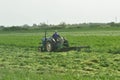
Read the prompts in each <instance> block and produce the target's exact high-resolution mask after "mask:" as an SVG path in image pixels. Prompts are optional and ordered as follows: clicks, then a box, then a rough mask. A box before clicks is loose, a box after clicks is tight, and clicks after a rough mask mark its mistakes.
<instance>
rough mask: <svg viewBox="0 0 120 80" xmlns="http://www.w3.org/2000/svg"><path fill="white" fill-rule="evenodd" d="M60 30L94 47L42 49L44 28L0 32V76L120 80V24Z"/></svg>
mask: <svg viewBox="0 0 120 80" xmlns="http://www.w3.org/2000/svg"><path fill="white" fill-rule="evenodd" d="M53 31H54V30H51V31H48V36H51V35H52V34H53ZM58 31H59V34H60V35H61V36H64V37H65V38H67V39H68V41H69V44H70V46H83V45H87V46H90V49H89V50H88V49H82V50H81V51H79V52H77V51H68V52H39V51H38V49H37V48H38V46H39V42H40V41H41V38H42V37H43V36H44V32H43V31H41V32H39V31H36V32H35V31H33V32H32V31H30V32H29V31H27V32H0V80H120V29H119V28H118V29H116V28H115V29H109V28H108V29H93V30H92V29H91V30H89V29H82V30H81V29H79V30H78V29H75V30H67V29H65V30H58Z"/></svg>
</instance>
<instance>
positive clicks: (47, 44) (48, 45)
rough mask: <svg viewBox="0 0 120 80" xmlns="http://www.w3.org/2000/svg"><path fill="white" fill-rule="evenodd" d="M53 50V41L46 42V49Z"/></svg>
mask: <svg viewBox="0 0 120 80" xmlns="http://www.w3.org/2000/svg"><path fill="white" fill-rule="evenodd" d="M52 50H53V46H52V43H51V42H47V43H46V51H47V52H51V51H52Z"/></svg>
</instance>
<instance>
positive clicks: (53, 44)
mask: <svg viewBox="0 0 120 80" xmlns="http://www.w3.org/2000/svg"><path fill="white" fill-rule="evenodd" d="M68 47H69V43H68V41H67V40H66V39H65V38H64V37H59V38H57V39H56V40H55V39H54V38H53V37H48V38H47V37H46V32H45V37H44V38H42V41H41V46H39V51H42V52H44V51H47V52H52V51H62V49H66V48H68Z"/></svg>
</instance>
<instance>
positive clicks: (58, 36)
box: [52, 31, 60, 41]
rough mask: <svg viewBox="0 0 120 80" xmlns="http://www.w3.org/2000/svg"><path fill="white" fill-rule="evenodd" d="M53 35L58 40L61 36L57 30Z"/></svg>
mask: <svg viewBox="0 0 120 80" xmlns="http://www.w3.org/2000/svg"><path fill="white" fill-rule="evenodd" d="M52 37H53V38H54V39H55V41H57V39H58V38H60V35H59V34H58V33H57V31H55V33H54V34H53V35H52Z"/></svg>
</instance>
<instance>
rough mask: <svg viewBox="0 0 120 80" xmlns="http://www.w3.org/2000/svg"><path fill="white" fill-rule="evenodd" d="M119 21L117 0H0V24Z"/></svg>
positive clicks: (119, 8) (119, 9)
mask: <svg viewBox="0 0 120 80" xmlns="http://www.w3.org/2000/svg"><path fill="white" fill-rule="evenodd" d="M43 22H45V23H47V24H59V23H61V22H66V23H68V24H74V23H90V22H95V23H107V22H120V0H0V25H4V26H13V25H24V24H28V25H32V24H34V23H35V24H39V23H43Z"/></svg>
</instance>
